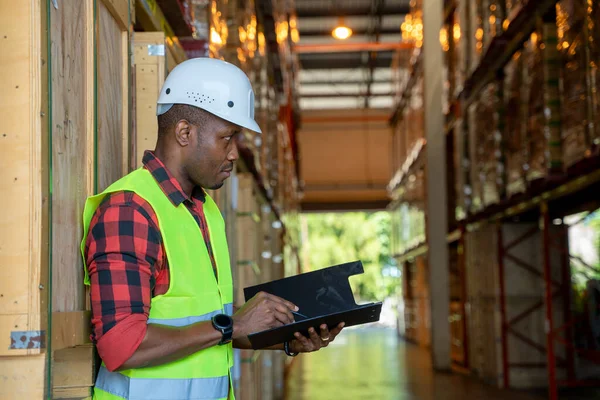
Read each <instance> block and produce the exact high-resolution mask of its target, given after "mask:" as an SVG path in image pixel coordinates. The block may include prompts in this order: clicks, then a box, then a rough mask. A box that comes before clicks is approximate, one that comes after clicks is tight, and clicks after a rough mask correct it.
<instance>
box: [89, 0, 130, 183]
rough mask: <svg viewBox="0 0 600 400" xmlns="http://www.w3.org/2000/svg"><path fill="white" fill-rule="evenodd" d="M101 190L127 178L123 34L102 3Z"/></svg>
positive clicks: (98, 37) (99, 75)
mask: <svg viewBox="0 0 600 400" xmlns="http://www.w3.org/2000/svg"><path fill="white" fill-rule="evenodd" d="M97 17H98V26H99V32H98V36H97V44H98V48H97V51H98V55H97V58H96V60H97V63H98V70H97V74H98V82H97V86H98V100H97V101H98V104H97V106H98V116H97V118H98V191H99V192H100V191H102V190H104V189H106V187H108V185H110V184H111V183H113V182H114V181H116V180H118V179H119V178H120V177H121V176H123V150H124V149H123V135H124V133H123V126H124V119H125V118H126V113H125V112H124V109H123V102H124V100H123V86H124V85H126V82H124V81H123V68H124V67H125V65H126V64H125V59H126V56H125V54H123V44H122V40H123V36H122V31H121V29H120V27H119V25H118V23H117V21H115V19H114V18H113V16H112V15H111V14H110V12H109V10H108V9H107V8H106V6H104V3H103V2H98V12H97Z"/></svg>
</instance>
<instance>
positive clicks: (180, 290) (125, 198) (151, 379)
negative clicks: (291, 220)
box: [81, 58, 343, 399]
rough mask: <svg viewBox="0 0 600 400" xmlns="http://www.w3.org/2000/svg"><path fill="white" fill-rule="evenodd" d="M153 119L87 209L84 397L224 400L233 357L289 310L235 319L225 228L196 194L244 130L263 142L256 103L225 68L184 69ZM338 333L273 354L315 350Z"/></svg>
mask: <svg viewBox="0 0 600 400" xmlns="http://www.w3.org/2000/svg"><path fill="white" fill-rule="evenodd" d="M157 115H158V140H157V143H156V148H155V150H154V151H153V152H152V151H147V152H146V153H145V155H144V159H143V164H144V166H143V167H142V168H140V169H138V170H136V171H134V172H132V173H130V174H128V175H127V176H125V177H124V178H121V179H120V180H118V181H117V182H115V183H113V184H112V185H111V186H110V187H109V188H107V189H106V190H105V191H104V192H103V193H101V194H99V195H97V196H93V197H90V198H89V199H88V200H87V201H86V205H85V210H84V236H83V240H82V243H81V248H82V254H83V258H84V264H85V282H86V284H89V285H90V287H91V291H90V293H91V304H92V324H93V334H92V338H93V340H94V342H95V343H96V344H97V349H98V353H99V355H100V357H101V359H102V361H103V362H102V366H101V368H100V371H99V374H98V377H97V380H96V386H95V391H94V397H95V398H96V399H226V398H231V399H232V398H233V391H232V386H231V367H232V366H233V353H232V348H233V347H234V346H235V347H237V348H250V343H249V340H248V339H247V336H248V334H250V333H252V332H257V331H262V330H265V329H269V328H273V327H277V326H282V325H284V324H288V323H290V322H292V321H293V320H294V318H293V315H292V311H297V310H298V309H297V307H296V306H295V305H294V304H292V303H290V302H289V301H286V300H284V299H282V298H279V297H276V296H273V295H270V294H266V293H260V294H258V295H256V296H255V297H254V298H252V299H251V300H250V301H248V302H247V303H246V304H244V305H243V306H242V307H241V308H240V309H239V310H235V313H234V308H233V304H232V302H233V284H232V277H231V275H232V274H231V268H230V264H229V253H228V247H227V242H226V236H225V227H224V221H223V219H222V217H221V214H220V212H219V210H218V208H217V206H216V204H215V203H214V201H213V200H212V199H211V198H210V196H208V195H207V194H206V193H205V191H204V190H203V188H205V189H218V188H220V187H221V186H222V185H223V183H224V181H225V180H226V179H227V178H228V177H229V175H230V173H231V171H232V170H233V168H234V163H235V161H236V160H237V159H238V150H237V147H236V143H235V142H236V141H235V138H236V136H237V135H239V134H240V132H241V131H242V129H249V130H252V131H255V132H257V133H261V132H260V128H259V126H258V124H257V123H256V122H255V121H254V93H253V91H252V87H251V85H250V82H249V80H248V78H247V77H246V75H245V74H244V73H243V72H242V71H241V70H240V69H238V68H237V67H235V66H234V65H232V64H229V63H226V62H224V61H220V60H217V59H210V58H196V59H191V60H188V61H185V62H183V63H181V64H180V65H178V66H177V67H176V68H174V69H173V71H172V72H171V73H170V75H169V76H168V77H167V79H166V81H165V83H164V86H163V88H162V90H161V93H160V95H159V99H158V107H157ZM342 328H343V324H340V326H338V327H336V328H335V329H333V330H332V331H331V332H329V331H328V329H327V326H325V325H323V326H321V329H320V332H315V331H314V330H312V331H311V332H310V337H308V338H307V337H304V336H302V335H300V334H299V333H297V334H296V339H295V340H293V341H291V342H290V343H285V344H284V345H279V346H275V347H274V348H273V349H274V350H277V349H279V350H284V351H285V352H286V353H287V354H288V355H296V354H297V353H301V352H311V351H316V350H319V349H320V348H322V347H325V346H327V345H328V344H329V343H330V342H331V341H333V340H334V339H335V337H336V336H337V335H338V334H339V333H340V331H341V330H342Z"/></svg>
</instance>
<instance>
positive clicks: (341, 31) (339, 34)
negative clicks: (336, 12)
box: [331, 18, 352, 40]
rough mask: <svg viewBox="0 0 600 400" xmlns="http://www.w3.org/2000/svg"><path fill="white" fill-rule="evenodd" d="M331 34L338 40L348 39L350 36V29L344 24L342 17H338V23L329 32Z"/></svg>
mask: <svg viewBox="0 0 600 400" xmlns="http://www.w3.org/2000/svg"><path fill="white" fill-rule="evenodd" d="M331 35H332V36H333V37H334V38H336V39H339V40H344V39H348V38H349V37H350V36H352V29H350V28H348V27H347V26H346V24H344V19H343V18H340V19H339V21H338V25H337V26H336V27H335V29H334V30H333V31H332V32H331Z"/></svg>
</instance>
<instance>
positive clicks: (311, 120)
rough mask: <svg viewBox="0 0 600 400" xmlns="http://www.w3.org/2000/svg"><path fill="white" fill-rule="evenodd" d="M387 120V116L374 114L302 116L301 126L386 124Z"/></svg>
mask: <svg viewBox="0 0 600 400" xmlns="http://www.w3.org/2000/svg"><path fill="white" fill-rule="evenodd" d="M388 120H389V115H387V114H379V115H377V114H375V115H370V114H367V115H353V114H345V115H337V116H336V115H324V116H320V115H313V116H311V115H303V116H302V123H303V124H330V123H331V124H339V123H345V122H387V121H388Z"/></svg>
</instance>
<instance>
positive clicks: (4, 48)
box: [0, 0, 48, 398]
mask: <svg viewBox="0 0 600 400" xmlns="http://www.w3.org/2000/svg"><path fill="white" fill-rule="evenodd" d="M43 10H45V7H44V9H42V8H41V7H40V3H39V2H19V3H14V2H11V1H4V0H3V1H0V93H2V95H0V193H2V196H0V209H1V210H4V211H5V212H4V213H3V214H2V217H1V218H0V265H2V267H1V268H0V331H1V332H0V335H1V336H2V337H1V339H0V356H5V355H8V356H13V355H32V354H38V353H40V352H43V349H41V348H40V346H39V344H40V342H38V343H37V344H36V346H34V348H30V349H14V347H13V346H12V342H11V339H10V335H11V333H12V332H15V331H18V332H21V331H33V332H29V333H31V334H33V333H35V332H39V331H43V330H45V321H46V315H47V313H46V308H45V307H46V296H45V294H46V293H47V292H46V290H47V287H46V286H47V282H46V277H47V271H48V268H47V254H48V251H47V250H48V246H47V240H48V237H47V229H48V223H47V194H48V187H47V179H46V177H47V172H48V171H47V168H46V167H45V164H44V163H45V162H47V149H45V145H46V143H47V142H46V140H47V137H48V133H47V114H46V113H47V108H46V107H47V101H46V97H45V93H44V91H43V88H44V85H43V82H45V74H44V71H46V69H45V68H42V65H43V63H42V62H41V59H46V56H45V48H46V47H45V46H42V45H43V44H44V45H45V37H44V36H43V32H44V29H43V23H44V21H45V16H44V15H43ZM4 365H5V364H4V361H2V366H1V367H0V368H1V369H0V382H4V381H5V379H7V377H10V371H8V370H6V369H4ZM7 374H8V375H7ZM41 382H42V387H43V381H41ZM11 385H12V383H11ZM2 386H3V384H1V383H0V387H2ZM9 386H10V385H9ZM23 398H30V397H28V396H25V397H23Z"/></svg>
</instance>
